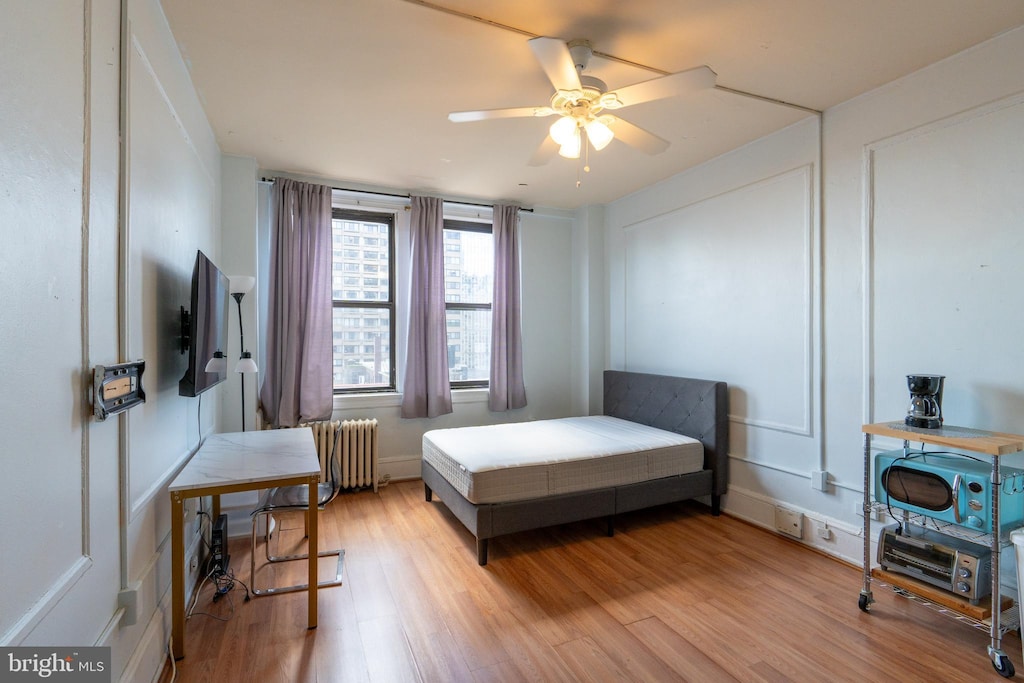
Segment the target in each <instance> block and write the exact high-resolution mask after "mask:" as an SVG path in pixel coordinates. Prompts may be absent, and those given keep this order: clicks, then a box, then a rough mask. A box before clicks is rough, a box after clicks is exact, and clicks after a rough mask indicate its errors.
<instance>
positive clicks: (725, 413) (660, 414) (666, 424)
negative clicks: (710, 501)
mask: <svg viewBox="0 0 1024 683" xmlns="http://www.w3.org/2000/svg"><path fill="white" fill-rule="evenodd" d="M604 414H605V415H611V416H612V417H619V418H622V419H624V420H630V421H631V422H639V423H641V424H645V425H650V426H651V427H657V428H659V429H664V430H666V431H670V432H675V433H677V434H683V435H685V436H689V437H691V438H694V439H697V440H699V441H700V442H702V443H703V444H704V467H705V468H707V469H710V470H712V471H713V472H714V489H713V490H714V493H715V494H716V495H723V494H724V493H725V492H726V488H727V487H728V484H729V392H728V386H727V385H726V383H725V382H715V381H711V380H705V379H689V378H686V377H669V376H667V375H649V374H644V373H640V372H622V371H619V370H606V371H605V373H604Z"/></svg>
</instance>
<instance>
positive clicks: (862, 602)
mask: <svg viewBox="0 0 1024 683" xmlns="http://www.w3.org/2000/svg"><path fill="white" fill-rule="evenodd" d="M872 602H874V600H872V599H871V596H870V595H866V594H864V593H861V596H860V598H859V599H858V600H857V607H860V611H861V612H867V611H869V610H868V606H869V605H870V604H871V603H872Z"/></svg>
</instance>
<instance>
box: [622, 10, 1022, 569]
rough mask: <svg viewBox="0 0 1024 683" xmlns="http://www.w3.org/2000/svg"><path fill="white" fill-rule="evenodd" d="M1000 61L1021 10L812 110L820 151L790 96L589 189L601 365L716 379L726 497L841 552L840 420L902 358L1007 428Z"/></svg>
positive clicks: (1014, 292) (878, 409)
mask: <svg viewBox="0 0 1024 683" xmlns="http://www.w3.org/2000/svg"><path fill="white" fill-rule="evenodd" d="M1020 63H1024V29H1017V30H1015V31H1012V32H1009V33H1007V34H1005V35H1003V36H1001V37H999V38H997V39H994V40H993V41H990V42H989V43H987V44H984V45H981V46H979V47H976V48H974V49H972V50H969V51H967V52H965V53H963V54H961V55H958V56H955V57H953V58H951V59H948V60H946V61H944V62H941V63H938V64H935V65H933V66H931V67H928V68H927V69H924V70H923V71H921V72H919V73H916V74H912V75H910V76H908V77H906V78H904V79H902V80H900V81H897V82H895V83H893V84H890V85H888V86H885V87H883V88H880V89H878V90H876V91H873V92H871V93H867V94H865V95H863V96H861V97H858V98H856V99H855V100H852V101H850V102H847V103H845V104H843V105H841V106H838V107H836V108H834V109H831V110H829V111H827V112H825V115H824V129H823V130H824V133H823V139H824V163H823V164H820V165H819V163H818V123H817V121H816V119H815V117H809V118H808V119H806V120H804V121H802V122H800V123H798V124H796V125H794V126H791V127H790V128H788V129H786V130H784V131H782V132H780V133H777V134H775V135H772V136H769V137H766V138H763V139H761V140H759V141H756V142H754V143H752V144H750V145H748V146H746V147H744V148H742V149H739V150H736V151H734V152H732V153H730V154H727V155H725V156H723V157H720V158H718V159H716V160H713V161H711V162H709V163H707V164H704V165H703V166H701V167H699V168H697V169H693V170H691V171H689V172H687V173H684V174H681V175H679V176H676V177H674V178H672V179H670V180H668V181H665V182H663V183H660V184H658V185H657V186H654V187H651V188H648V189H646V190H643V191H641V192H638V193H636V194H635V195H632V196H630V197H627V198H624V199H622V200H620V201H617V202H615V203H613V204H611V205H609V206H608V207H607V210H606V241H607V259H608V304H609V325H608V349H609V357H610V366H611V367H614V368H624V369H628V370H638V371H651V372H665V373H676V374H684V375H691V376H700V377H708V378H714V379H722V380H726V381H728V382H729V384H730V402H731V405H730V418H731V425H732V426H731V441H732V443H731V457H732V477H731V485H730V493H729V495H728V496H727V498H726V502H725V507H726V509H727V510H729V511H730V512H732V513H734V514H738V515H740V516H743V517H746V518H748V519H751V520H753V521H755V522H758V523H761V524H764V525H765V526H769V527H771V526H773V519H772V516H771V515H772V512H773V507H774V505H775V504H776V503H782V504H785V505H787V506H788V507H792V508H796V509H799V510H802V511H804V512H805V513H807V514H808V515H809V517H810V518H811V519H812V520H820V521H825V522H828V523H829V524H830V525H832V526H833V528H834V529H835V530H837V531H838V532H839V533H837V534H836V536H835V537H834V539H833V540H832V541H822V540H820V539H816V538H812V534H811V533H810V531H811V528H810V527H811V525H810V524H808V527H807V528H806V529H805V539H807V540H808V542H812V543H814V544H815V545H819V546H821V547H823V548H824V549H826V550H828V551H829V552H833V553H835V554H837V555H840V556H843V557H846V558H848V559H851V560H853V561H859V559H860V553H861V546H860V543H861V540H860V539H858V538H856V535H857V533H858V532H859V527H860V523H861V520H860V517H859V516H858V515H857V514H856V512H855V507H856V506H857V505H858V503H859V501H860V498H861V491H862V478H863V469H862V466H863V450H862V443H863V442H862V436H861V431H860V427H861V425H862V424H863V423H865V422H871V421H882V420H887V419H901V418H902V416H903V415H904V414H905V412H906V403H907V396H908V394H907V390H906V380H905V377H904V376H905V375H906V374H908V373H940V374H945V375H947V385H946V387H947V389H946V394H945V401H944V406H943V407H944V412H945V414H946V417H947V423H949V424H959V425H964V426H971V427H978V428H983V429H991V430H998V431H1008V432H1016V433H1020V432H1024V390H1022V389H1021V387H1022V386H1024V366H1022V365H1021V364H1020V363H1019V362H1018V356H1019V350H1018V349H1019V343H1018V340H1019V338H1020V337H1021V335H1022V334H1024V317H1022V315H1021V313H1020V312H1021V311H1022V310H1024V305H1022V304H1024V293H1022V290H1021V288H1020V287H1019V277H1017V272H1016V271H1017V268H1018V267H1019V264H1020V263H1021V261H1022V257H1024V232H1022V231H1021V229H1020V217H1021V216H1022V215H1024V193H1021V191H1020V187H1021V178H1024V156H1022V155H1021V153H1020V152H1021V149H1022V148H1024V72H1021V70H1019V69H1007V68H1006V65H1008V64H1020ZM819 168H820V169H822V170H823V181H824V188H825V189H824V195H823V197H824V220H823V221H822V222H821V223H820V225H819V221H818V201H819V197H818V192H817V177H816V174H817V172H818V169H819ZM879 445H880V446H883V447H884V446H886V445H887V444H885V443H884V442H882V443H881V444H879ZM888 445H889V446H895V445H897V444H888ZM818 470H823V471H826V472H827V473H828V476H829V483H828V486H827V487H826V490H825V491H819V490H815V489H814V488H813V487H812V478H811V474H812V472H815V471H818Z"/></svg>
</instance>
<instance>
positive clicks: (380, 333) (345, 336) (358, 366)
mask: <svg viewBox="0 0 1024 683" xmlns="http://www.w3.org/2000/svg"><path fill="white" fill-rule="evenodd" d="M352 339H361V340H363V343H362V344H352V343H347V344H346V343H343V342H345V341H347V340H352ZM390 339H391V312H390V311H389V310H388V309H385V308H335V309H334V342H333V343H334V349H335V352H334V388H335V389H352V388H359V389H379V388H387V387H389V386H390V385H391V378H390V374H391V344H390ZM339 347H341V352H340V353H339V352H338V348H339Z"/></svg>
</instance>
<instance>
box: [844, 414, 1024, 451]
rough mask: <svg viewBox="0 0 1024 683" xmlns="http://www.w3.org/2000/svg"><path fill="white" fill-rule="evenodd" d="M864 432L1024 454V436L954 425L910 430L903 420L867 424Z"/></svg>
mask: <svg viewBox="0 0 1024 683" xmlns="http://www.w3.org/2000/svg"><path fill="white" fill-rule="evenodd" d="M861 431H863V432H865V433H866V434H873V435H877V436H888V437H890V438H893V439H901V440H905V441H920V442H923V443H929V444H934V445H938V446H947V447H949V448H958V449H960V450H964V451H971V452H973V453H985V454H986V455H1008V454H1010V453H1016V452H1018V451H1024V436H1021V435H1019V434H1004V433H1002V432H987V431H984V430H981V429H970V428H968V427H955V426H953V425H943V426H942V427H940V428H938V429H922V428H920V427H908V426H907V425H905V424H904V423H903V421H902V420H901V421H898V422H877V423H875V424H867V425H864V426H863V427H861Z"/></svg>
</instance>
